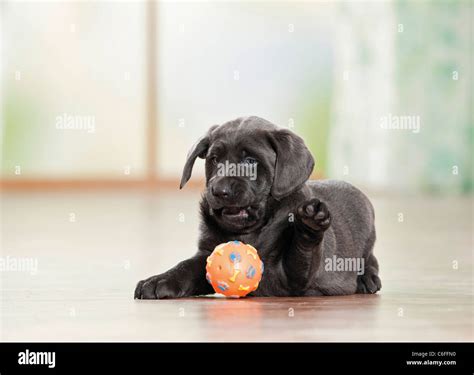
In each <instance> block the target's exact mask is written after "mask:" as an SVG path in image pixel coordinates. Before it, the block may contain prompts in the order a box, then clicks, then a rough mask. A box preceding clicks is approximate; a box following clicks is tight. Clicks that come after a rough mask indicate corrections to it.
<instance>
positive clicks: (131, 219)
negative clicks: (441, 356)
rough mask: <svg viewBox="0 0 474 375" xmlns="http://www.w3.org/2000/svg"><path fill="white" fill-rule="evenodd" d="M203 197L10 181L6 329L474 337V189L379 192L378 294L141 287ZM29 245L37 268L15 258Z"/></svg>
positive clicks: (58, 333)
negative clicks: (160, 295)
mask: <svg viewBox="0 0 474 375" xmlns="http://www.w3.org/2000/svg"><path fill="white" fill-rule="evenodd" d="M198 199H199V195H198V194H196V193H187V192H180V193H177V194H169V193H153V194H151V193H142V192H107V193H105V192H99V193H97V192H96V193H74V192H64V193H58V192H51V193H45V192H42V193H12V192H3V193H2V196H1V203H2V206H1V214H2V227H1V241H2V242H1V244H2V260H3V261H4V265H5V261H8V260H9V261H10V263H8V264H9V266H6V268H7V269H6V270H4V272H2V274H1V276H2V279H1V281H2V284H1V297H2V299H1V319H0V322H1V330H0V338H1V340H2V341H76V340H78V341H109V340H120V341H228V340H229V341H273V340H275V341H373V340H375V341H391V340H395V341H425V340H427V341H437V340H441V341H467V340H470V341H472V340H473V326H472V322H473V320H472V318H473V316H472V266H473V264H472V245H473V243H472V241H473V238H472V234H471V232H472V203H473V202H472V199H467V198H463V199H449V200H448V199H440V198H423V199H420V198H419V197H418V198H415V197H413V198H406V197H404V198H393V197H391V198H388V197H387V198H376V199H373V202H374V205H375V209H376V216H377V229H378V240H377V244H376V250H375V253H376V255H377V257H378V259H379V262H380V264H381V277H382V282H383V289H382V291H381V293H380V294H378V295H372V296H366V295H355V296H348V297H315V298H284V299H283V298H280V299H278V298H261V299H256V298H254V299H251V298H248V299H245V300H226V299H223V298H209V297H207V298H192V299H186V300H171V301H135V300H133V298H132V297H133V290H134V287H135V284H136V282H137V281H138V280H139V279H142V278H144V277H145V276H149V275H152V274H156V273H160V272H162V271H165V270H166V269H168V268H169V267H171V266H173V265H174V264H175V263H176V262H178V261H180V260H182V259H184V258H186V257H188V256H190V255H192V254H193V253H194V251H195V245H196V240H197V235H198V216H197V207H198ZM400 213H401V214H403V221H399V218H400V217H401V216H400V215H399V214H400ZM27 258H32V260H33V261H37V264H36V265H37V267H35V266H34V265H35V263H34V262H33V263H31V264H29V265H28V264H24V265H23V266H24V267H23V269H21V270H17V271H15V270H14V269H13V268H14V267H13V263H11V262H12V260H13V261H15V260H16V261H19V260H21V259H23V260H25V259H27ZM4 268H5V267H4Z"/></svg>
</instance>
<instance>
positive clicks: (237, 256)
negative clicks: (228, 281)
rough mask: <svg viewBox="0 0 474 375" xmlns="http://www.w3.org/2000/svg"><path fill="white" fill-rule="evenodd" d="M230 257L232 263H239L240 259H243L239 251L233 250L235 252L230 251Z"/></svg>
mask: <svg viewBox="0 0 474 375" xmlns="http://www.w3.org/2000/svg"><path fill="white" fill-rule="evenodd" d="M229 259H230V261H231V262H232V263H239V262H240V260H241V257H240V254H239V253H237V252H235V251H233V252H231V253H230V255H229Z"/></svg>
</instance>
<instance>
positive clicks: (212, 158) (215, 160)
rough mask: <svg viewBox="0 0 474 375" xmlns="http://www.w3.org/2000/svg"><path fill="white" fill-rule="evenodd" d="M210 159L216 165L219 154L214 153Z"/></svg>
mask: <svg viewBox="0 0 474 375" xmlns="http://www.w3.org/2000/svg"><path fill="white" fill-rule="evenodd" d="M209 160H210V161H211V163H212V164H214V165H216V164H217V156H214V155H213V156H211V157H210V158H209Z"/></svg>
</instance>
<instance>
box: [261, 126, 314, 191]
mask: <svg viewBox="0 0 474 375" xmlns="http://www.w3.org/2000/svg"><path fill="white" fill-rule="evenodd" d="M270 143H271V144H272V147H273V149H274V150H275V153H276V165H275V177H274V179H273V185H272V189H271V192H270V193H271V195H272V196H273V198H275V199H278V200H279V199H282V198H284V197H286V196H287V195H289V194H291V193H292V192H294V191H295V190H296V189H298V188H299V187H300V186H301V185H302V184H304V183H305V182H306V180H308V178H309V176H310V175H311V172H312V171H313V168H314V159H313V156H312V155H311V153H310V152H309V150H308V148H307V147H306V145H305V144H304V141H303V139H302V138H301V137H299V136H298V135H296V134H295V133H293V132H291V131H289V130H286V129H282V130H275V131H274V132H272V133H271V135H270Z"/></svg>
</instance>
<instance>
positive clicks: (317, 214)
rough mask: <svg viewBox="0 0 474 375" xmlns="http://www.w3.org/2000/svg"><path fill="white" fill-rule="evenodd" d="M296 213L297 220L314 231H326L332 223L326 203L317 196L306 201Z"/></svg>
mask: <svg viewBox="0 0 474 375" xmlns="http://www.w3.org/2000/svg"><path fill="white" fill-rule="evenodd" d="M296 213H297V215H296V218H297V220H299V221H300V222H301V223H302V224H304V226H305V227H307V228H309V229H310V230H312V231H314V232H324V231H325V230H326V229H328V228H329V225H331V214H330V213H329V210H328V208H327V206H326V204H325V203H324V202H321V201H320V200H319V199H317V198H313V199H311V200H309V201H306V202H304V203H303V204H302V205H301V206H299V207H298V210H297V211H296Z"/></svg>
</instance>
